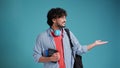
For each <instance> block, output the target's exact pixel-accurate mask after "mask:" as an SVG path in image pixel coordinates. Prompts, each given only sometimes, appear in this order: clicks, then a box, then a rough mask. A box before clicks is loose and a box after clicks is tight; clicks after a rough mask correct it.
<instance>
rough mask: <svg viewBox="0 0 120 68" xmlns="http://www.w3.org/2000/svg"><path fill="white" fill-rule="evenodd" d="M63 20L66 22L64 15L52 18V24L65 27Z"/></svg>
mask: <svg viewBox="0 0 120 68" xmlns="http://www.w3.org/2000/svg"><path fill="white" fill-rule="evenodd" d="M65 22H66V16H62V17H60V18H56V19H55V20H54V25H55V26H56V27H59V28H62V27H65Z"/></svg>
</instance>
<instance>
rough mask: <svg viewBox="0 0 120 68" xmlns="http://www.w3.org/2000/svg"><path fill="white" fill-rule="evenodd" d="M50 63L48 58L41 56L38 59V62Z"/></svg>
mask: <svg viewBox="0 0 120 68" xmlns="http://www.w3.org/2000/svg"><path fill="white" fill-rule="evenodd" d="M50 61H51V59H50V57H44V56H42V57H40V59H39V62H50Z"/></svg>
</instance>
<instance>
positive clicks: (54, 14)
mask: <svg viewBox="0 0 120 68" xmlns="http://www.w3.org/2000/svg"><path fill="white" fill-rule="evenodd" d="M62 16H67V12H66V11H65V10H64V9H62V8H52V9H50V10H49V11H48V14H47V24H48V25H49V26H50V27H51V26H52V25H53V21H52V19H54V18H60V17H62Z"/></svg>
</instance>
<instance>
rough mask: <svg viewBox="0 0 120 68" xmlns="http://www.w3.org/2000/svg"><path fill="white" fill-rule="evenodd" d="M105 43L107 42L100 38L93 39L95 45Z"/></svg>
mask: <svg viewBox="0 0 120 68" xmlns="http://www.w3.org/2000/svg"><path fill="white" fill-rule="evenodd" d="M106 43H108V42H107V41H101V40H96V41H95V43H94V44H95V45H102V44H106Z"/></svg>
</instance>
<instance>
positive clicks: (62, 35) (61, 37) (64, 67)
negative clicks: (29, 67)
mask: <svg viewBox="0 0 120 68" xmlns="http://www.w3.org/2000/svg"><path fill="white" fill-rule="evenodd" d="M66 16H67V13H66V11H65V10H64V9H62V8H52V9H51V10H49V12H48V14H47V23H48V25H49V26H50V28H49V29H47V30H46V31H45V32H43V33H41V34H40V35H39V36H38V37H37V40H36V45H35V48H34V55H33V56H34V59H35V60H36V61H37V62H42V63H44V68H73V64H74V57H73V55H72V50H71V47H70V41H69V38H68V36H67V34H66V31H65V30H64V27H65V24H66ZM70 37H71V41H72V44H73V46H74V47H73V48H72V49H73V53H76V54H78V55H82V54H84V53H86V52H87V51H89V50H90V49H92V48H93V47H95V46H98V45H101V44H105V43H107V42H106V41H101V40H97V41H95V42H94V43H92V44H90V45H88V46H81V45H80V43H79V42H78V40H77V39H76V37H75V36H74V34H73V33H72V32H71V31H70ZM49 48H51V49H55V50H57V52H55V53H53V54H52V56H49V57H48V56H47V54H48V49H49Z"/></svg>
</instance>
